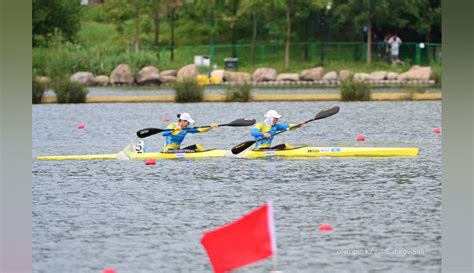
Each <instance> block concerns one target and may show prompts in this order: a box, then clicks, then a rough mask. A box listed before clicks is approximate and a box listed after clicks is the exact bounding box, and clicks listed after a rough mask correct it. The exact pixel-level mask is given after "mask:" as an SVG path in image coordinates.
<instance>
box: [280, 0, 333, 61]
mask: <svg viewBox="0 0 474 273" xmlns="http://www.w3.org/2000/svg"><path fill="white" fill-rule="evenodd" d="M328 1H329V0H298V1H296V0H274V1H273V2H272V4H273V6H272V12H273V14H272V15H271V16H272V17H274V18H285V25H286V28H285V29H286V31H285V35H284V37H285V68H286V69H287V68H289V67H290V51H291V36H292V32H293V29H292V24H293V21H294V20H295V19H297V17H308V16H309V11H311V10H315V9H320V8H321V7H324V6H325V5H326V3H327V2H328ZM283 15H284V16H283ZM276 20H278V19H276Z"/></svg>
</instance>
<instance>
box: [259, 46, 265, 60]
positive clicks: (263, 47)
mask: <svg viewBox="0 0 474 273" xmlns="http://www.w3.org/2000/svg"><path fill="white" fill-rule="evenodd" d="M259 48H260V53H259V54H258V55H259V59H260V64H261V65H262V64H264V63H265V45H264V44H260V46H259Z"/></svg>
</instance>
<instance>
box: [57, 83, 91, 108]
mask: <svg viewBox="0 0 474 273" xmlns="http://www.w3.org/2000/svg"><path fill="white" fill-rule="evenodd" d="M52 89H53V91H54V93H55V94H56V98H57V100H58V103H83V102H85V101H86V97H87V93H89V91H88V90H87V88H86V87H85V86H84V85H83V84H80V83H77V82H71V81H69V79H56V80H54V81H53V85H52Z"/></svg>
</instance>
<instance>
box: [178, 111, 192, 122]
mask: <svg viewBox="0 0 474 273" xmlns="http://www.w3.org/2000/svg"><path fill="white" fill-rule="evenodd" d="M179 119H180V120H186V121H188V122H189V123H194V120H193V118H192V117H191V115H190V114H189V113H181V115H180V116H179Z"/></svg>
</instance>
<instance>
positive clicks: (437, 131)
mask: <svg viewBox="0 0 474 273" xmlns="http://www.w3.org/2000/svg"><path fill="white" fill-rule="evenodd" d="M431 132H433V133H435V134H441V129H439V128H434V129H433V130H432V131H431Z"/></svg>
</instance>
